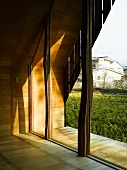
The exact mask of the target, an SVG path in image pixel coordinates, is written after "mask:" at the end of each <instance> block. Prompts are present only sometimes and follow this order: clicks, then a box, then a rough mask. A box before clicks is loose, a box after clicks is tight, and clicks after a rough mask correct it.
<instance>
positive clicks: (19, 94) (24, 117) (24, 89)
mask: <svg viewBox="0 0 127 170" xmlns="http://www.w3.org/2000/svg"><path fill="white" fill-rule="evenodd" d="M27 131H28V68H27V66H22V67H11V133H13V134H14V133H24V132H27Z"/></svg>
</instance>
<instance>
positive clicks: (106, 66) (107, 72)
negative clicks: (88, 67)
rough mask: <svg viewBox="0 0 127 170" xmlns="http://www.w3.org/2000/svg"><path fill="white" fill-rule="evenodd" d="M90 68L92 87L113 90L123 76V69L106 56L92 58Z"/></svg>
mask: <svg viewBox="0 0 127 170" xmlns="http://www.w3.org/2000/svg"><path fill="white" fill-rule="evenodd" d="M92 68H93V86H94V87H101V88H114V87H115V85H116V83H117V82H118V81H119V80H121V78H122V77H123V76H124V74H125V71H124V70H125V67H124V66H123V65H122V64H120V63H119V62H118V61H116V60H113V59H110V58H108V57H107V56H104V57H93V58H92Z"/></svg>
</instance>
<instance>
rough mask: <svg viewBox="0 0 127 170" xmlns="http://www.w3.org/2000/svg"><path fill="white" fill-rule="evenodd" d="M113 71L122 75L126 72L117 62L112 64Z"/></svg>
mask: <svg viewBox="0 0 127 170" xmlns="http://www.w3.org/2000/svg"><path fill="white" fill-rule="evenodd" d="M111 69H113V70H116V71H119V72H121V73H123V72H124V71H123V67H122V66H121V65H120V64H118V63H117V62H116V61H114V62H113V63H112V64H111Z"/></svg>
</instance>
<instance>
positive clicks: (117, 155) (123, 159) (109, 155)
mask: <svg viewBox="0 0 127 170" xmlns="http://www.w3.org/2000/svg"><path fill="white" fill-rule="evenodd" d="M52 138H53V139H54V140H55V141H58V142H60V143H62V144H63V145H66V146H68V147H71V148H73V149H75V150H76V149H77V147H78V130H77V129H75V128H71V127H64V128H60V129H55V130H54V131H53V137H52ZM90 144H91V148H90V150H91V155H92V156H95V157H97V158H101V159H102V160H105V161H106V162H110V163H112V164H116V165H118V166H121V167H123V168H127V143H124V142H120V141H116V140H113V139H110V138H106V137H103V136H99V135H95V134H92V133H91V142H90Z"/></svg>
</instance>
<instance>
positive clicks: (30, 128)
mask: <svg viewBox="0 0 127 170" xmlns="http://www.w3.org/2000/svg"><path fill="white" fill-rule="evenodd" d="M28 92H29V94H28V95H29V131H32V65H29V66H28Z"/></svg>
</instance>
